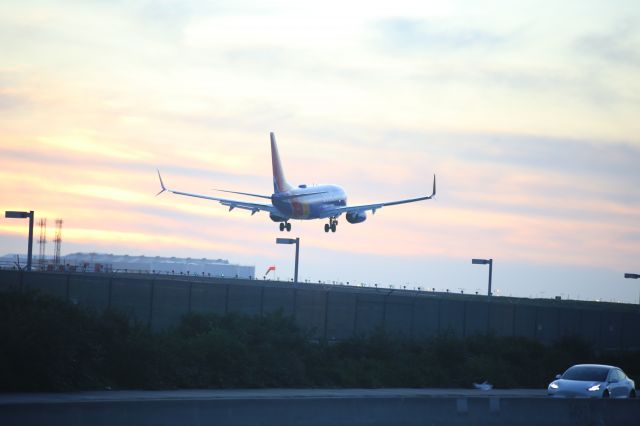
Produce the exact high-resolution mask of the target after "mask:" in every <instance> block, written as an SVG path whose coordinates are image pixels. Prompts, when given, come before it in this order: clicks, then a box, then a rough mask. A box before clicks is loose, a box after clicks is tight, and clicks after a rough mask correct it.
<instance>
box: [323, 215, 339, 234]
mask: <svg viewBox="0 0 640 426" xmlns="http://www.w3.org/2000/svg"><path fill="white" fill-rule="evenodd" d="M337 226H338V220H337V219H336V218H334V217H332V218H331V219H329V223H325V224H324V232H329V230H331V232H336V227H337Z"/></svg>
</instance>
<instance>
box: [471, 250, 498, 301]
mask: <svg viewBox="0 0 640 426" xmlns="http://www.w3.org/2000/svg"><path fill="white" fill-rule="evenodd" d="M471 263H473V264H474V265H486V264H489V289H488V290H487V296H491V275H492V273H493V259H471Z"/></svg>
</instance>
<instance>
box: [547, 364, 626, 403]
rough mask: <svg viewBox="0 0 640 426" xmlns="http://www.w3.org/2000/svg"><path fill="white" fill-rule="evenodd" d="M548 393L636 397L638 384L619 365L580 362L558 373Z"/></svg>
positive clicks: (601, 396)
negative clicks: (562, 372)
mask: <svg viewBox="0 0 640 426" xmlns="http://www.w3.org/2000/svg"><path fill="white" fill-rule="evenodd" d="M548 393H549V395H550V396H556V397H587V398H635V397H636V385H635V382H634V381H633V380H631V379H630V378H628V377H627V375H626V374H624V371H622V370H621V369H620V368H618V367H614V366H611V365H600V364H578V365H574V366H573V367H571V368H569V369H568V370H567V371H565V372H564V374H562V375H560V374H558V375H557V376H556V380H554V381H553V382H551V383H550V384H549V388H548Z"/></svg>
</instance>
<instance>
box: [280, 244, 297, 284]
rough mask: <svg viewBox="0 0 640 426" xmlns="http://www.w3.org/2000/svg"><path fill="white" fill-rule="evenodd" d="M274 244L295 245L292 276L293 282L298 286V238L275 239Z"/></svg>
mask: <svg viewBox="0 0 640 426" xmlns="http://www.w3.org/2000/svg"><path fill="white" fill-rule="evenodd" d="M276 244H295V245H296V266H295V272H294V275H293V282H294V283H296V284H298V255H299V254H300V238H276Z"/></svg>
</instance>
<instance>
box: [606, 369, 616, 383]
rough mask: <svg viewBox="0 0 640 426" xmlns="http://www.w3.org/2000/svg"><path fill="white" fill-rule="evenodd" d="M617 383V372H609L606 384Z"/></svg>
mask: <svg viewBox="0 0 640 426" xmlns="http://www.w3.org/2000/svg"><path fill="white" fill-rule="evenodd" d="M617 381H618V371H617V370H611V371H609V378H608V382H609V383H616V382H617Z"/></svg>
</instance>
